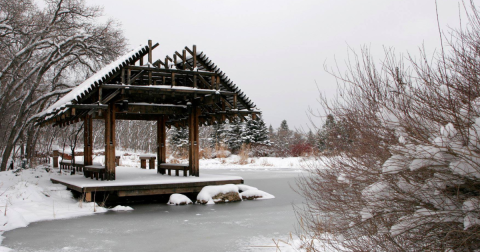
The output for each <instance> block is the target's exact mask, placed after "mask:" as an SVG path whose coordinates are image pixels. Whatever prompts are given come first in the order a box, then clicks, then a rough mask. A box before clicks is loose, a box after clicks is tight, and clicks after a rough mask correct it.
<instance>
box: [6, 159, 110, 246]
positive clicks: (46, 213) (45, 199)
mask: <svg viewBox="0 0 480 252" xmlns="http://www.w3.org/2000/svg"><path fill="white" fill-rule="evenodd" d="M47 170H49V169H47ZM47 170H46V169H44V168H43V167H42V166H39V167H37V168H34V169H27V170H17V171H16V172H12V171H6V172H0V225H1V226H2V228H1V229H0V235H1V234H3V232H5V231H9V230H12V229H15V228H20V227H26V226H28V225H29V224H30V223H31V222H37V221H46V220H55V219H66V218H74V217H80V216H87V215H93V214H95V213H102V212H106V211H108V209H106V208H104V207H99V206H98V205H97V204H96V203H93V202H91V203H86V202H82V201H79V200H76V199H74V198H73V196H72V193H71V192H70V191H68V190H67V188H66V187H65V186H63V185H55V184H52V182H50V178H52V177H58V176H69V175H61V174H59V173H57V172H54V171H52V170H49V171H47ZM1 238H2V239H3V237H1ZM6 249H7V248H5V247H0V251H3V250H6Z"/></svg>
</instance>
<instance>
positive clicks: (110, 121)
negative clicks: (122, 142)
mask: <svg viewBox="0 0 480 252" xmlns="http://www.w3.org/2000/svg"><path fill="white" fill-rule="evenodd" d="M105 179H106V180H115V105H114V104H108V109H107V111H106V113H105Z"/></svg>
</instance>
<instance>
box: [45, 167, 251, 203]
mask: <svg viewBox="0 0 480 252" xmlns="http://www.w3.org/2000/svg"><path fill="white" fill-rule="evenodd" d="M51 181H52V182H53V183H58V184H62V185H65V186H67V188H69V189H71V190H74V191H77V192H79V193H82V194H85V200H86V201H91V200H92V193H97V192H102V193H109V194H114V195H116V196H118V197H128V196H146V195H164V194H173V193H197V192H200V190H202V188H203V187H204V186H209V185H225V184H243V178H241V177H238V176H225V175H213V174H205V175H200V176H199V177H192V176H189V177H176V176H168V175H162V174H158V173H157V172H156V170H144V169H139V168H134V167H117V179H116V180H115V181H100V180H92V179H90V178H85V177H83V176H82V175H71V176H69V175H67V176H59V177H57V178H51Z"/></svg>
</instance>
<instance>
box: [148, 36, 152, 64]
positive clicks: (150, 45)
mask: <svg viewBox="0 0 480 252" xmlns="http://www.w3.org/2000/svg"><path fill="white" fill-rule="evenodd" d="M148 63H150V64H152V40H148Z"/></svg>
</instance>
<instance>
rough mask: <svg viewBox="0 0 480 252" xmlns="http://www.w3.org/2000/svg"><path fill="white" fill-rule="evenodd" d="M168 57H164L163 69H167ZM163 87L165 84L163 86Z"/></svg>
mask: <svg viewBox="0 0 480 252" xmlns="http://www.w3.org/2000/svg"><path fill="white" fill-rule="evenodd" d="M168 68H169V67H168V56H167V57H165V69H168ZM164 85H165V84H164Z"/></svg>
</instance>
